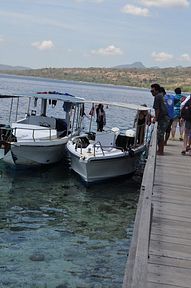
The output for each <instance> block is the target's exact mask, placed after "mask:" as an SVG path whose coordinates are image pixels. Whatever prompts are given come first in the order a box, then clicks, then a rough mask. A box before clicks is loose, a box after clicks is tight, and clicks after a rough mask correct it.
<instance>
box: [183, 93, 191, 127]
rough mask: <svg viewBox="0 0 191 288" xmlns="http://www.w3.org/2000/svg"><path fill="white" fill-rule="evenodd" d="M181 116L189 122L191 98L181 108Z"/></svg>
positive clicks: (190, 117) (190, 119)
mask: <svg viewBox="0 0 191 288" xmlns="http://www.w3.org/2000/svg"><path fill="white" fill-rule="evenodd" d="M181 117H182V118H183V119H184V120H186V121H190V122H191V99H189V100H188V101H187V102H186V103H185V105H184V107H183V108H182V110H181Z"/></svg>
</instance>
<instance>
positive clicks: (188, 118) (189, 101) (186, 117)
mask: <svg viewBox="0 0 191 288" xmlns="http://www.w3.org/2000/svg"><path fill="white" fill-rule="evenodd" d="M180 111H181V121H185V131H184V142H183V150H182V152H181V153H182V155H185V154H186V152H188V151H189V155H190V145H191V96H188V97H187V98H186V99H185V100H184V101H183V102H182V103H181V106H180Z"/></svg>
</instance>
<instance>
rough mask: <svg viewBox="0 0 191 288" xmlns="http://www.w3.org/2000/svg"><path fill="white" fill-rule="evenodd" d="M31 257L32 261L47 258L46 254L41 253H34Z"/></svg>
mask: <svg viewBox="0 0 191 288" xmlns="http://www.w3.org/2000/svg"><path fill="white" fill-rule="evenodd" d="M29 259H30V260H31V261H44V260H45V256H44V255H43V254H41V253H34V254H33V255H31V256H30V257H29Z"/></svg>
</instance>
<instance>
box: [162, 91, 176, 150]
mask: <svg viewBox="0 0 191 288" xmlns="http://www.w3.org/2000/svg"><path fill="white" fill-rule="evenodd" d="M160 92H161V93H162V94H163V97H164V102H165V105H166V108H167V112H168V117H169V118H170V120H169V124H168V127H167V129H166V132H165V137H164V145H167V141H168V139H169V137H170V132H171V127H172V123H173V119H174V99H175V96H174V95H171V94H167V93H166V91H165V89H164V87H161V88H160Z"/></svg>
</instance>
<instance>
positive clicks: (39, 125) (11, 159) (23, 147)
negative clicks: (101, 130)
mask: <svg viewBox="0 0 191 288" xmlns="http://www.w3.org/2000/svg"><path fill="white" fill-rule="evenodd" d="M26 97H27V98H26ZM8 98H9V99H10V98H11V103H10V113H9V120H8V124H0V159H1V160H2V161H4V162H6V163H8V164H12V165H14V166H15V165H16V166H18V165H27V166H34V165H45V164H46V165H47V164H52V163H56V162H58V161H60V160H62V159H63V157H64V156H66V143H67V141H68V138H69V135H70V129H71V128H72V129H73V131H75V130H76V131H78V129H80V127H78V126H77V125H76V123H75V119H74V114H75V115H79V114H80V109H81V106H82V105H83V104H81V102H82V100H83V99H81V98H78V97H74V96H72V95H70V94H67V93H65V94H63V93H59V92H55V91H53V92H37V93H35V94H27V95H0V99H8ZM24 104H25V105H24ZM26 104H27V105H26ZM20 107H21V109H20ZM14 108H15V109H14ZM25 109H26V110H25ZM20 110H21V111H20ZM20 115H25V116H24V118H22V119H20V120H17V118H18V117H19V116H20ZM13 116H15V119H14V121H11V119H12V118H13ZM72 125H73V126H72ZM74 125H75V127H74Z"/></svg>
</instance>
